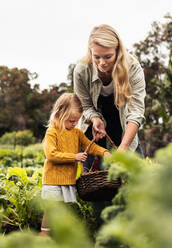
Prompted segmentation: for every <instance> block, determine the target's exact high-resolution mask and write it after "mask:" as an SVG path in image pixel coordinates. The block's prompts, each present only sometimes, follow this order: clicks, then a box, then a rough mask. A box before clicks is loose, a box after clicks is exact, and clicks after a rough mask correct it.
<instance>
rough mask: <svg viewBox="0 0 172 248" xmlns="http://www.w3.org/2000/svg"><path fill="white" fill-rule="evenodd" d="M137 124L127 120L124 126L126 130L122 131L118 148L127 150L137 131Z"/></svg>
mask: <svg viewBox="0 0 172 248" xmlns="http://www.w3.org/2000/svg"><path fill="white" fill-rule="evenodd" d="M138 128H139V127H138V125H137V124H135V123H133V122H128V124H127V126H126V130H125V133H124V136H123V138H122V141H121V144H120V146H119V147H118V150H127V149H128V147H129V146H130V144H131V142H132V141H133V139H134V137H135V135H136V133H137V131H138Z"/></svg>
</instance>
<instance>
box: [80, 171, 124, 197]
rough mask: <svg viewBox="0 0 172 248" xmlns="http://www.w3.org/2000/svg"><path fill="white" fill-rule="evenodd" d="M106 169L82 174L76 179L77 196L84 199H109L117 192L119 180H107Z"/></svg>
mask: <svg viewBox="0 0 172 248" xmlns="http://www.w3.org/2000/svg"><path fill="white" fill-rule="evenodd" d="M107 176H108V170H103V171H102V170H101V171H93V172H92V171H91V172H87V173H84V174H82V175H81V176H80V177H79V178H78V180H77V181H76V188H77V191H78V195H79V197H80V198H81V199H82V200H84V201H110V200H112V198H113V197H114V196H115V195H116V194H117V192H118V188H119V187H120V185H121V180H120V179H116V180H113V181H108V180H107Z"/></svg>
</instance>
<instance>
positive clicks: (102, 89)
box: [74, 25, 145, 153]
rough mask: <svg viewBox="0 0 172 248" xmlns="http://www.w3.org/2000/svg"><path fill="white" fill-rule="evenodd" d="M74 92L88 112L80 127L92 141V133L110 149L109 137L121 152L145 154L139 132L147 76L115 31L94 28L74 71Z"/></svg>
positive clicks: (110, 28)
mask: <svg viewBox="0 0 172 248" xmlns="http://www.w3.org/2000/svg"><path fill="white" fill-rule="evenodd" d="M74 91H75V93H76V94H77V95H78V97H79V98H80V100H81V102H82V105H83V109H84V113H83V115H82V118H81V121H80V126H79V127H80V128H81V129H82V130H83V131H84V132H85V133H86V135H87V136H88V137H89V138H91V132H92V135H93V136H96V137H97V139H100V140H99V142H100V144H101V145H103V146H104V147H106V146H107V141H106V139H105V137H104V136H105V134H106V133H107V134H108V135H109V136H110V137H111V139H112V140H113V141H114V143H115V144H116V145H117V146H118V150H124V151H125V150H131V151H135V150H137V151H138V152H139V153H142V151H141V149H140V145H139V141H138V135H137V132H138V129H139V127H140V125H141V124H142V121H143V119H144V110H145V108H144V98H145V79H144V73H143V70H142V68H141V66H140V64H139V62H138V61H137V60H136V58H134V57H133V56H132V55H131V54H129V53H128V52H127V51H126V49H125V48H124V46H123V44H122V41H121V40H120V38H119V35H118V34H117V33H116V31H115V30H114V29H113V28H112V27H110V26H108V25H100V26H98V27H95V28H93V30H92V32H91V34H90V37H89V41H88V52H87V54H86V56H85V57H84V58H83V59H81V60H80V62H79V63H78V64H77V65H76V67H75V70H74ZM91 129H92V131H91ZM103 137H104V138H103ZM102 138H103V139H102Z"/></svg>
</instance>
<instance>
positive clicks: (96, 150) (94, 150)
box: [78, 129, 108, 156]
mask: <svg viewBox="0 0 172 248" xmlns="http://www.w3.org/2000/svg"><path fill="white" fill-rule="evenodd" d="M78 130H79V129H78ZM79 137H80V143H81V147H82V148H83V149H84V150H85V149H86V148H87V146H88V145H89V144H90V142H91V141H90V140H89V139H88V138H87V137H86V136H85V134H84V133H83V132H82V131H81V130H79ZM105 151H108V150H107V149H105V148H103V147H101V146H99V145H97V144H95V143H93V144H92V145H91V147H90V148H89V150H88V153H90V154H93V155H99V156H103V154H104V152H105Z"/></svg>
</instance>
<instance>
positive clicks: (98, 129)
mask: <svg viewBox="0 0 172 248" xmlns="http://www.w3.org/2000/svg"><path fill="white" fill-rule="evenodd" d="M91 121H92V123H93V127H92V133H93V137H96V141H98V140H99V139H102V138H103V137H104V136H105V134H106V131H105V126H104V122H103V121H102V120H101V119H100V118H98V117H93V118H92V120H91Z"/></svg>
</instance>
